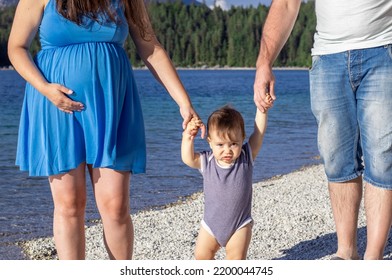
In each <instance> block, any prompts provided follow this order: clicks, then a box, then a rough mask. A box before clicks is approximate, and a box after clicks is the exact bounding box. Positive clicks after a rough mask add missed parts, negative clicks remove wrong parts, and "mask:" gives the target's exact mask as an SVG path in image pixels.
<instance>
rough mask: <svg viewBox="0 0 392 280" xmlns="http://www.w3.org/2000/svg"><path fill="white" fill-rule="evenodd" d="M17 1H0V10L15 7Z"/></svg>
mask: <svg viewBox="0 0 392 280" xmlns="http://www.w3.org/2000/svg"><path fill="white" fill-rule="evenodd" d="M18 1H19V0H0V8H1V7H6V6H12V5H16V4H17V3H18Z"/></svg>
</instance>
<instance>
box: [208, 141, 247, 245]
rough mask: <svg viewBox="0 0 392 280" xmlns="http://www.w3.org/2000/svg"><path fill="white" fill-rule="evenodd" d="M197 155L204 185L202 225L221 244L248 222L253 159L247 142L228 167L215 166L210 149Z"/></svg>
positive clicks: (215, 162)
mask: <svg viewBox="0 0 392 280" xmlns="http://www.w3.org/2000/svg"><path fill="white" fill-rule="evenodd" d="M200 155H201V157H200V158H201V169H200V172H201V173H202V175H203V185H204V203H205V206H204V219H203V222H202V225H203V227H204V228H205V229H206V230H207V231H209V232H210V233H211V234H212V235H213V236H214V237H215V238H216V240H217V242H218V243H219V245H220V246H222V247H225V246H226V244H227V242H228V241H229V239H230V237H231V236H232V235H233V234H234V232H236V231H237V230H238V229H240V228H242V227H243V226H245V225H246V224H248V223H250V222H252V217H251V207H252V174H253V159H252V153H251V149H250V146H249V144H248V143H245V144H244V145H243V146H242V151H241V155H240V156H239V158H238V159H237V160H236V161H235V163H234V164H233V165H232V166H230V167H227V168H225V167H221V166H220V165H218V163H217V161H216V159H215V157H214V156H213V154H212V151H205V152H202V153H200Z"/></svg>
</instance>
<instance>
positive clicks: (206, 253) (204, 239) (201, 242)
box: [195, 227, 220, 260]
mask: <svg viewBox="0 0 392 280" xmlns="http://www.w3.org/2000/svg"><path fill="white" fill-rule="evenodd" d="M219 248H220V246H219V244H218V242H217V241H216V239H215V237H213V236H212V235H211V234H210V233H209V232H208V231H206V230H205V229H204V228H203V227H200V231H199V236H198V237H197V241H196V248H195V259H196V260H213V259H215V254H216V252H217V251H218V250H219Z"/></svg>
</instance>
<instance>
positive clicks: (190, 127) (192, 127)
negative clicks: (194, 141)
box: [185, 117, 204, 138]
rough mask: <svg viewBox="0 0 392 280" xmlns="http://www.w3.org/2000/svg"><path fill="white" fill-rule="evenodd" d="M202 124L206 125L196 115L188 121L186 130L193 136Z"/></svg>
mask: <svg viewBox="0 0 392 280" xmlns="http://www.w3.org/2000/svg"><path fill="white" fill-rule="evenodd" d="M202 126H204V124H203V122H202V120H201V119H199V118H195V117H194V118H192V119H191V120H190V121H189V122H188V124H187V126H186V129H185V132H187V134H188V135H190V136H191V137H192V138H193V137H194V136H196V135H197V133H198V132H199V129H200V128H201V127H202Z"/></svg>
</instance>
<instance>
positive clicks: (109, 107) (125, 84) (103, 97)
mask: <svg viewBox="0 0 392 280" xmlns="http://www.w3.org/2000/svg"><path fill="white" fill-rule="evenodd" d="M38 31H39V38H40V43H41V47H42V49H41V51H40V52H39V53H38V54H37V55H36V57H35V58H34V59H33V58H32V57H31V56H30V54H29V51H28V50H29V46H30V44H31V42H32V40H33V38H34V37H35V35H36V33H37V32H38ZM128 34H130V35H131V37H132V39H133V41H134V43H135V45H136V48H137V51H138V54H139V55H140V57H141V58H142V59H143V61H144V63H145V64H146V65H147V66H148V68H149V69H150V71H151V72H152V73H153V75H154V76H155V78H156V79H157V80H158V81H159V82H161V84H162V85H163V86H164V87H165V88H166V89H167V91H168V92H169V94H170V95H171V97H172V98H173V99H174V101H175V102H176V103H177V104H178V106H179V110H180V113H181V116H182V118H183V123H182V125H183V127H184V128H185V126H186V124H187V123H188V122H189V120H190V119H191V118H192V117H197V114H196V112H195V111H194V109H193V106H192V104H191V101H190V99H189V96H188V94H187V93H186V91H185V89H184V87H183V85H182V83H181V81H180V80H179V77H178V75H177V72H176V70H175V69H174V67H173V64H172V62H171V61H170V59H169V57H168V56H167V54H166V52H165V51H164V49H163V48H162V47H161V45H160V44H159V42H158V41H157V39H156V37H155V35H154V32H153V30H152V27H151V23H150V20H149V18H148V14H147V11H146V9H145V6H144V2H143V0H67V1H64V0H21V1H19V4H18V7H17V9H16V13H15V18H14V22H13V26H12V30H11V34H10V38H9V45H8V53H9V58H10V60H11V62H12V64H13V66H14V67H15V69H16V70H17V71H18V72H19V73H20V75H21V76H22V77H23V78H24V79H25V80H26V81H27V84H26V91H25V99H24V103H23V108H22V113H21V119H20V127H19V139H18V148H17V156H16V164H17V165H19V166H20V169H21V170H25V171H29V174H30V176H48V177H49V182H50V188H51V192H52V197H53V201H54V223H53V232H54V239H55V244H56V249H57V253H58V257H59V258H60V259H84V258H85V232H84V223H85V221H84V220H85V205H86V171H87V170H88V172H89V174H90V178H91V181H92V185H93V188H94V195H95V200H96V203H97V207H98V210H99V212H100V215H101V218H102V223H103V227H104V233H103V236H104V243H105V246H106V249H107V251H108V254H109V257H110V258H111V259H131V258H132V252H133V226H132V221H131V217H130V206H129V196H130V195H129V185H130V176H131V174H136V173H143V172H145V165H146V147H145V136H144V123H143V116H142V111H141V105H140V101H139V96H138V92H137V86H136V84H135V80H134V76H133V72H132V67H131V65H130V62H129V60H128V57H127V55H126V52H125V51H124V49H123V44H124V42H125V40H126V38H127V36H128Z"/></svg>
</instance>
